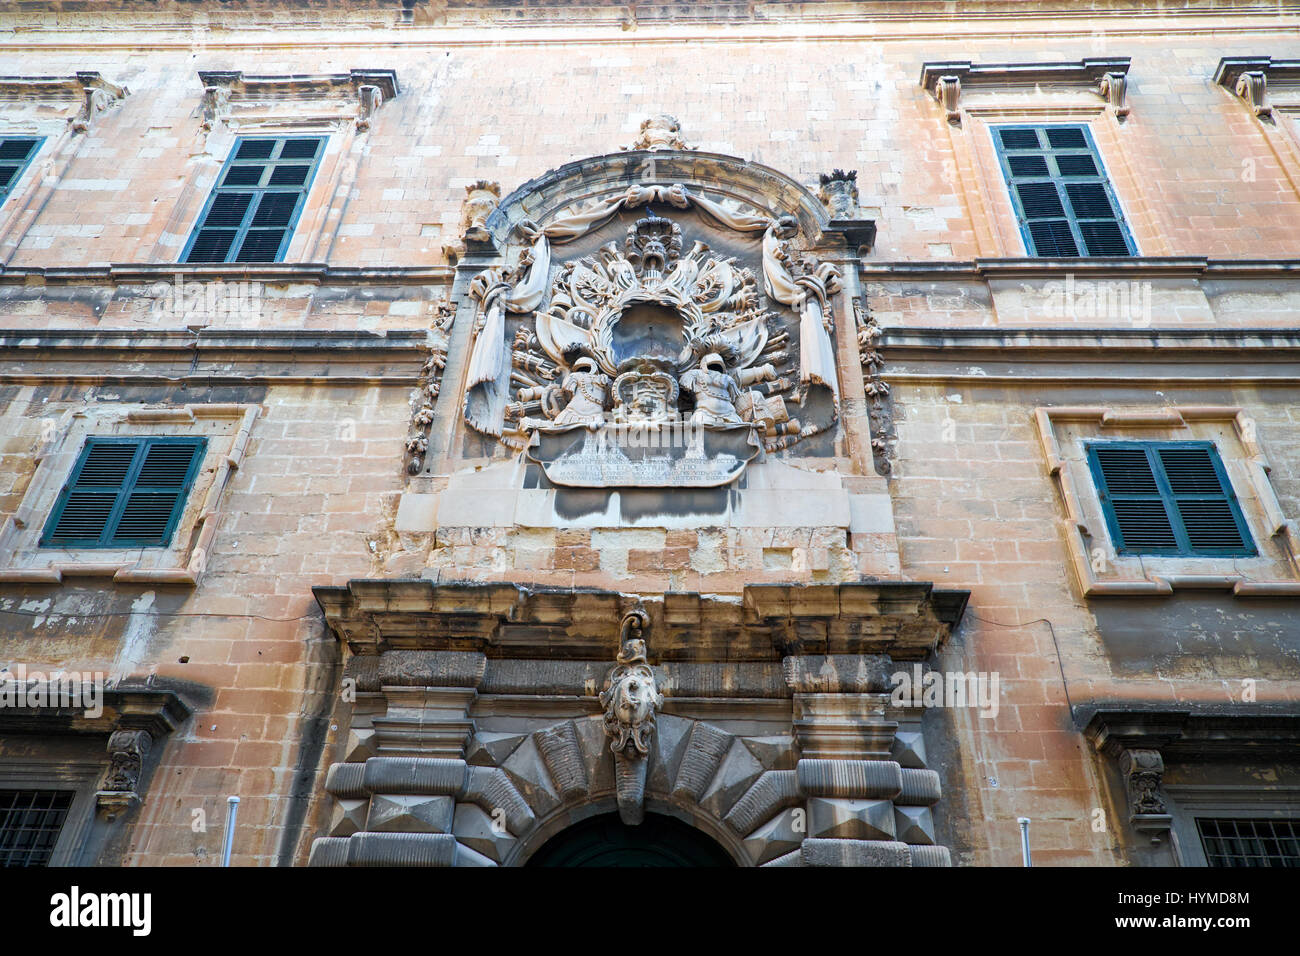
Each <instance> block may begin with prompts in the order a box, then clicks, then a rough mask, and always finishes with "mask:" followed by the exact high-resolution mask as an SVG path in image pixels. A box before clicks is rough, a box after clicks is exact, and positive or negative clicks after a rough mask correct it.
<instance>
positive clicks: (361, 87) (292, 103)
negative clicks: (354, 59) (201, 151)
mask: <svg viewBox="0 0 1300 956" xmlns="http://www.w3.org/2000/svg"><path fill="white" fill-rule="evenodd" d="M199 82H201V83H202V84H203V106H202V108H203V128H204V129H205V130H209V131H210V130H212V129H213V127H214V126H216V125H218V124H228V125H231V124H233V125H235V126H236V127H245V126H249V125H267V124H276V123H282V122H284V121H285V120H286V119H288V118H292V119H293V120H294V122H296V123H304V122H307V123H310V122H321V123H330V124H335V123H338V122H340V121H345V120H347V121H351V122H353V123H354V124H355V126H356V129H357V131H358V132H364V131H365V130H367V129H369V128H370V123H371V121H372V119H373V117H374V114H375V110H377V109H378V108H379V107H380V106H381V105H382V104H383V103H384V102H386V101H388V100H390V99H392V98H393V97H395V96H397V94H398V93H399V92H400V89H399V87H398V84H397V73H396V72H395V71H393V70H351V71H349V72H347V73H321V74H295V75H282V76H274V75H261V74H252V73H244V72H243V71H239V70H233V71H230V70H220V71H218V70H200V71H199Z"/></svg>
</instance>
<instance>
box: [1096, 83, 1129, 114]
mask: <svg viewBox="0 0 1300 956" xmlns="http://www.w3.org/2000/svg"><path fill="white" fill-rule="evenodd" d="M1097 92H1098V93H1100V94H1101V95H1102V98H1103V99H1105V100H1106V102H1107V103H1109V104H1110V108H1111V111H1112V112H1114V114H1115V117H1116V118H1117V119H1123V118H1124V117H1125V116H1128V104H1127V103H1126V102H1125V100H1124V98H1125V96H1126V95H1127V94H1128V76H1127V74H1124V73H1107V74H1106V75H1105V76H1103V77H1102V78H1101V82H1100V83H1098V84H1097Z"/></svg>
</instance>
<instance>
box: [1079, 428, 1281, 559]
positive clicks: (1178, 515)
mask: <svg viewBox="0 0 1300 956" xmlns="http://www.w3.org/2000/svg"><path fill="white" fill-rule="evenodd" d="M1088 461H1089V465H1090V466H1091V468H1092V473H1093V479H1094V480H1095V481H1096V484H1097V492H1098V495H1099V496H1100V498H1101V503H1102V508H1103V510H1104V511H1105V513H1106V523H1107V526H1108V527H1109V529H1110V533H1111V537H1112V539H1113V541H1114V542H1115V551H1116V553H1117V554H1167V555H1182V556H1200V557H1226V556H1237V557H1246V556H1250V555H1254V554H1256V553H1257V552H1256V550H1255V546H1254V543H1253V542H1252V540H1251V537H1250V530H1249V528H1248V527H1247V525H1246V521H1245V517H1244V516H1243V515H1242V513H1241V506H1240V504H1239V503H1238V501H1237V496H1236V495H1235V494H1234V493H1233V491H1232V484H1231V482H1229V481H1228V477H1227V474H1226V473H1225V472H1224V470H1223V463H1222V462H1221V461H1220V460H1219V456H1218V452H1217V450H1216V449H1215V447H1214V445H1213V444H1212V443H1211V442H1098V443H1095V444H1091V445H1089V446H1088Z"/></svg>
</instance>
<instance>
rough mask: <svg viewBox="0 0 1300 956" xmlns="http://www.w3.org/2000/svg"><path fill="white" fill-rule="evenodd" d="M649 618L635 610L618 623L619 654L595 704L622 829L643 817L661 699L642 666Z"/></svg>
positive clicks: (649, 671) (647, 668) (649, 673)
mask: <svg viewBox="0 0 1300 956" xmlns="http://www.w3.org/2000/svg"><path fill="white" fill-rule="evenodd" d="M649 624H650V618H649V616H648V615H647V614H646V612H645V610H644V609H642V608H639V607H638V608H636V609H634V610H632V611H631V612H629V613H628V614H627V615H626V616H625V617H624V618H623V632H622V649H621V650H620V651H619V653H618V657H617V658H616V660H617V661H618V663H617V664H615V666H614V667H613V668H612V669H611V670H610V672H609V676H608V677H607V678H606V680H605V689H604V690H603V691H601V694H600V705H601V707H603V708H604V709H605V733H606V735H607V736H608V737H609V738H610V745H609V749H610V750H612V751H613V752H614V778H615V786H616V789H617V795H618V812H619V817H620V818H621V819H622V820H623V822H624V823H627V824H632V825H635V824H638V823H640V822H641V821H642V820H643V819H644V818H645V780H646V766H647V763H646V758H647V757H648V756H649V754H650V739H651V737H652V736H653V735H654V731H655V713H656V711H657V710H658V709H659V708H660V707H662V706H663V702H664V698H663V694H661V693H660V692H659V688H658V686H657V684H656V682H655V674H654V671H653V670H652V669H651V667H650V665H649V664H648V663H647V662H646V642H645V638H644V636H643V635H644V633H645V630H646V629H647V628H648V627H649Z"/></svg>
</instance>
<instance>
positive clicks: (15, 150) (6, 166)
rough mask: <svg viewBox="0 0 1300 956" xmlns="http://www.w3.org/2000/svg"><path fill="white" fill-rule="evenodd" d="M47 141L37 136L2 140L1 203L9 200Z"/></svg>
mask: <svg viewBox="0 0 1300 956" xmlns="http://www.w3.org/2000/svg"><path fill="white" fill-rule="evenodd" d="M44 141H45V140H44V139H43V138H42V137H37V136H18V137H9V138H6V139H0V203H2V202H4V201H5V200H6V199H8V198H9V193H10V192H12V191H13V188H14V185H15V184H16V183H17V182H18V180H19V178H21V176H22V174H23V170H25V169H26V168H27V164H28V163H30V162H31V161H32V158H33V157H34V156H35V155H36V153H37V151H38V150H39V149H40V148H41V143H43V142H44Z"/></svg>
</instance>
